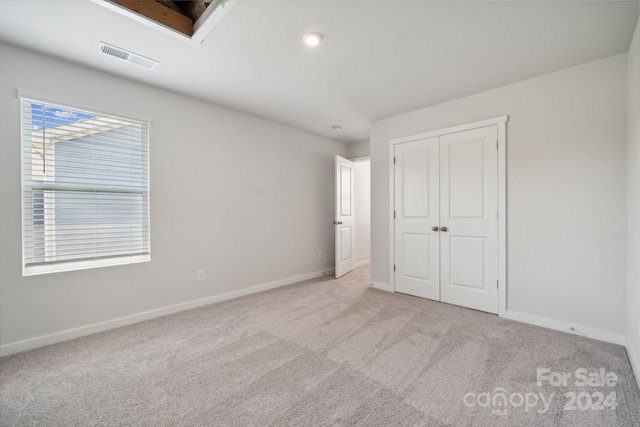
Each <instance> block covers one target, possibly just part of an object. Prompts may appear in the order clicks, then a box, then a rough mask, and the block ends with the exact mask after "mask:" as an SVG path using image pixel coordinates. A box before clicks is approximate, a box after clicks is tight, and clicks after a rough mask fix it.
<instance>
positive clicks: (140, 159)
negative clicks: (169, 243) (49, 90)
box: [20, 94, 150, 275]
mask: <svg viewBox="0 0 640 427" xmlns="http://www.w3.org/2000/svg"><path fill="white" fill-rule="evenodd" d="M20 98H21V105H22V174H23V176H22V202H23V208H22V215H23V219H22V251H23V274H24V275H32V274H41V273H50V272H55V271H68V270H76V269H83V268H93V267H100V266H106V265H116V264H128V263H133V262H142V261H149V259H150V251H149V168H148V162H149V123H148V121H146V122H145V121H137V120H132V119H125V118H121V117H116V116H115V115H111V114H101V113H97V112H92V111H84V110H80V109H74V108H69V107H66V106H63V105H60V104H56V103H48V102H43V101H41V100H38V99H35V97H28V96H24V95H23V94H20Z"/></svg>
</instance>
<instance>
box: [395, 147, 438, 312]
mask: <svg viewBox="0 0 640 427" xmlns="http://www.w3.org/2000/svg"><path fill="white" fill-rule="evenodd" d="M395 158H396V168H395V179H394V181H395V183H394V185H395V189H394V190H395V191H394V192H395V210H396V212H395V215H396V219H395V233H394V235H395V265H396V267H395V270H396V271H395V273H394V274H395V290H396V292H402V293H406V294H410V295H416V296H420V297H423V298H430V299H434V300H439V299H440V259H439V246H440V243H439V238H438V234H439V233H438V232H437V231H433V230H432V227H436V228H437V227H438V221H439V210H440V207H439V194H438V174H439V167H438V163H439V142H438V138H429V139H424V140H420V141H413V142H408V143H404V144H398V145H396V147H395Z"/></svg>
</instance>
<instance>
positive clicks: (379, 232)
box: [371, 54, 627, 339]
mask: <svg viewBox="0 0 640 427" xmlns="http://www.w3.org/2000/svg"><path fill="white" fill-rule="evenodd" d="M626 72H627V61H626V55H624V54H623V55H618V56H614V57H611V58H608V59H604V60H600V61H597V62H592V63H589V64H585V65H582V66H578V67H575V68H571V69H567V70H564V71H560V72H556V73H553V74H549V75H545V76H542V77H538V78H535V79H531V80H527V81H523V82H520V83H516V84H512V85H509V86H505V87H501V88H498V89H495V90H491V91H488V92H484V93H480V94H477V95H474V96H470V97H466V98H462V99H459V100H456V101H452V102H448V103H444V104H440V105H436V106H433V107H430V108H425V109H422V110H418V111H415V112H411V113H408V114H403V115H400V116H397V117H394V118H390V119H386V120H382V121H379V122H375V123H374V124H373V126H372V134H371V171H372V178H371V179H372V182H371V185H372V212H371V214H372V280H373V281H374V282H378V283H380V284H381V286H384V285H387V284H389V283H390V278H389V274H390V271H389V259H390V258H389V257H390V254H389V148H388V141H389V140H390V139H392V138H397V137H402V136H407V135H413V134H417V133H421V132H426V131H431V130H437V129H440V128H445V127H448V126H454V125H460V124H464V123H470V122H474V121H478V120H482V119H486V118H491V117H496V116H501V115H509V118H510V119H509V122H508V123H507V139H508V142H507V168H508V171H507V174H508V180H507V186H508V189H507V194H508V195H507V198H508V200H507V211H508V219H507V221H508V236H507V237H508V242H507V244H508V252H507V253H508V289H507V292H508V301H507V303H508V305H507V309H508V310H511V311H513V312H514V313H515V312H518V313H522V314H528V315H533V316H539V317H541V318H545V319H553V320H556V321H559V322H568V323H570V324H572V325H584V326H587V327H590V328H595V329H599V330H602V331H605V332H607V333H612V335H615V336H616V337H617V338H619V339H622V337H623V334H624V333H625V330H626V319H625V311H626V307H625V305H626V303H625V287H626V285H625V268H626V262H625V259H626V248H625V240H626V239H625V230H626V225H625V221H626V215H625V200H626V183H625V181H626V172H625V169H626V167H625V162H626V160H625V145H626V139H627V136H626V96H627V88H626V86H627V85H626Z"/></svg>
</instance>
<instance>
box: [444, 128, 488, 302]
mask: <svg viewBox="0 0 640 427" xmlns="http://www.w3.org/2000/svg"><path fill="white" fill-rule="evenodd" d="M497 132H498V131H497V126H489V127H485V128H480V129H474V130H470V131H465V132H458V133H454V134H450V135H445V136H442V137H440V259H441V264H440V266H441V267H440V268H441V270H440V272H441V278H440V296H441V300H442V301H443V302H447V303H450V304H456V305H461V306H464V307H469V308H473V309H476V310H482V311H486V312H489V313H497V312H498V286H497V285H498V216H497V215H498V151H497V140H498V134H497Z"/></svg>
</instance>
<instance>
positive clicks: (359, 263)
mask: <svg viewBox="0 0 640 427" xmlns="http://www.w3.org/2000/svg"><path fill="white" fill-rule="evenodd" d="M369 264H371V260H370V259H365V260H363V261H358V262H356V268H358V267H362V266H365V265H369Z"/></svg>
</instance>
